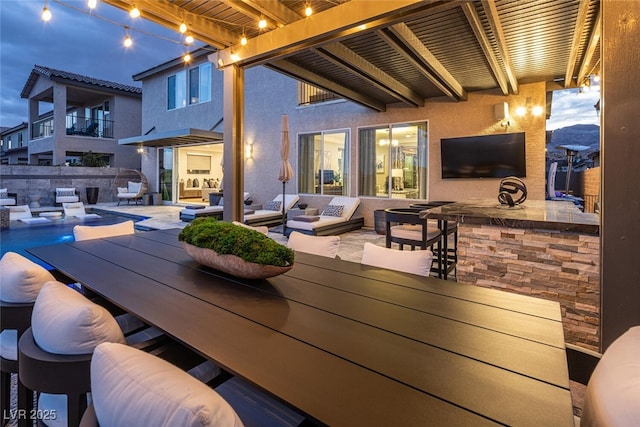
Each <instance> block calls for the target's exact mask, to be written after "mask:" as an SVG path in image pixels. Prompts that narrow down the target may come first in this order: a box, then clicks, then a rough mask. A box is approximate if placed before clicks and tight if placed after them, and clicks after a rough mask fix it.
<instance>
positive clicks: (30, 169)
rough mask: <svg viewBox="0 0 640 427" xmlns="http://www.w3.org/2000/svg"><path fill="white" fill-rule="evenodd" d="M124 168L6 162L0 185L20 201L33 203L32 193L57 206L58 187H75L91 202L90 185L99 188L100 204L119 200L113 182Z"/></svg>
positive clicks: (1, 168) (81, 195)
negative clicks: (88, 195)
mask: <svg viewBox="0 0 640 427" xmlns="http://www.w3.org/2000/svg"><path fill="white" fill-rule="evenodd" d="M121 170H122V169H120V168H88V167H78V166H28V165H2V167H0V182H1V184H0V186H1V187H2V188H7V190H8V191H9V192H10V193H17V194H18V204H19V205H26V204H29V202H30V199H29V196H30V195H32V194H37V195H39V196H40V205H42V206H53V204H54V201H55V197H54V193H55V190H56V188H57V187H75V188H76V190H77V191H78V195H79V196H80V200H81V201H83V202H84V203H88V202H87V195H86V188H87V187H98V188H99V190H98V191H99V193H98V203H106V202H115V201H117V199H116V197H115V189H114V187H113V181H114V179H115V177H116V175H117V174H118V172H120V171H121Z"/></svg>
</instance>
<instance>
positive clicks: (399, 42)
mask: <svg viewBox="0 0 640 427" xmlns="http://www.w3.org/2000/svg"><path fill="white" fill-rule="evenodd" d="M389 32H390V33H392V34H393V35H394V36H395V38H394V37H390V36H389V35H388V34H387V32H386V31H385V30H378V35H379V36H380V37H381V38H382V39H383V40H385V41H386V42H387V44H389V45H390V46H391V47H393V48H394V49H395V50H396V51H397V52H398V53H399V54H400V55H402V56H403V57H404V58H405V59H406V60H407V61H409V62H411V63H412V64H413V66H414V67H416V69H418V71H420V72H421V73H422V74H423V75H424V76H425V77H426V78H428V79H429V80H430V81H431V82H432V83H433V84H434V85H435V86H436V87H437V88H438V89H440V90H441V91H442V92H443V93H444V94H445V95H447V96H448V97H449V98H451V99H453V100H456V101H458V100H460V99H466V98H467V92H466V91H465V89H464V88H463V87H462V85H461V84H460V83H459V82H458V81H457V80H456V79H455V78H454V77H453V76H452V75H451V73H449V71H448V70H447V69H446V68H445V66H444V65H442V63H441V62H440V61H438V59H437V58H436V57H435V55H433V54H432V53H431V51H430V50H429V49H428V48H427V47H426V46H425V45H424V44H423V43H422V42H421V41H420V39H418V37H417V36H416V35H415V34H414V33H413V31H411V29H410V28H409V27H408V26H407V25H406V24H404V23H400V24H395V25H392V26H391V27H389Z"/></svg>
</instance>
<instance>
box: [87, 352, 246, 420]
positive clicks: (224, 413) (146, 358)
mask: <svg viewBox="0 0 640 427" xmlns="http://www.w3.org/2000/svg"><path fill="white" fill-rule="evenodd" d="M91 392H92V399H93V405H94V408H95V412H96V417H97V419H98V423H99V424H100V426H102V427H119V426H161V425H166V426H184V427H187V426H198V427H200V426H229V427H234V426H242V422H241V421H240V418H238V415H237V414H236V412H235V411H234V410H233V408H232V407H231V406H230V405H229V404H228V403H227V402H226V401H225V400H224V399H223V398H222V397H220V395H219V394H218V393H216V392H215V391H214V390H212V389H211V388H209V387H208V386H207V385H205V384H203V383H201V382H200V381H198V380H196V379H195V378H193V377H191V376H190V375H189V374H188V373H186V372H184V371H182V370H180V369H178V368H177V367H175V366H174V365H172V364H170V363H169V362H166V361H164V360H162V359H160V358H158V357H156V356H153V355H151V354H148V353H145V352H143V351H140V350H137V349H134V348H131V347H127V346H124V345H119V344H112V343H104V344H100V345H99V346H97V347H96V349H95V352H94V353H93V358H92V360H91Z"/></svg>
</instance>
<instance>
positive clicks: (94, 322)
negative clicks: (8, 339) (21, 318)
mask: <svg viewBox="0 0 640 427" xmlns="http://www.w3.org/2000/svg"><path fill="white" fill-rule="evenodd" d="M118 317H119V318H120V321H119V320H118V319H116V318H114V317H113V316H112V315H111V313H109V311H108V310H107V309H106V308H104V307H102V306H100V305H98V304H95V303H94V302H92V301H90V300H89V299H87V298H86V297H85V296H83V295H82V294H80V293H79V292H77V291H75V290H73V289H71V288H70V287H69V286H67V285H65V284H63V283H60V282H57V281H49V282H46V283H45V284H44V285H43V286H42V289H41V290H40V293H39V294H38V297H37V298H36V301H35V304H34V307H33V313H32V317H31V327H30V328H29V329H27V330H26V332H25V333H24V334H23V335H22V337H21V338H20V340H19V342H18V363H19V377H20V380H21V381H22V382H23V384H24V385H25V386H26V387H27V388H28V389H31V390H34V391H37V392H38V393H39V399H38V409H39V410H41V411H51V410H52V409H55V410H56V411H55V412H56V414H57V417H56V419H55V420H50V421H49V422H46V421H45V424H46V425H55V426H57V425H66V424H67V423H68V425H69V426H77V425H78V423H79V420H80V417H81V415H82V413H83V412H84V409H85V408H86V405H87V401H86V395H87V393H88V392H89V391H90V379H89V368H90V362H91V354H92V353H93V350H94V349H95V347H96V346H97V345H98V344H100V343H102V342H117V343H122V344H127V345H139V346H142V347H144V346H147V345H150V344H151V343H155V342H156V341H157V339H159V338H162V334H161V333H160V331H158V330H157V329H155V328H145V327H144V326H145V325H144V324H143V323H142V322H140V321H139V320H137V319H135V318H134V317H133V316H131V315H128V314H124V315H122V316H118ZM121 325H122V326H121ZM125 326H126V328H129V329H131V332H132V333H131V334H129V335H128V336H126V337H125V330H123V327H125ZM126 332H129V331H126Z"/></svg>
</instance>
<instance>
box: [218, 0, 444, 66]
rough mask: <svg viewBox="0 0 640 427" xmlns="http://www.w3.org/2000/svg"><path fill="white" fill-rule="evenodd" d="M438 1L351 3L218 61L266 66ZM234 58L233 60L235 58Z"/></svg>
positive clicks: (270, 34) (399, 19)
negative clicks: (365, 4) (364, 4)
mask: <svg viewBox="0 0 640 427" xmlns="http://www.w3.org/2000/svg"><path fill="white" fill-rule="evenodd" d="M441 3H443V2H441V1H436V0H394V1H375V2H368V3H367V6H366V7H362V4H361V2H359V1H350V2H347V3H342V4H340V5H338V6H335V7H332V8H330V9H327V10H324V11H322V12H320V13H317V14H314V15H312V16H311V17H310V18H305V19H299V20H297V21H295V22H292V23H291V24H288V25H286V26H284V27H282V28H277V29H275V30H272V31H269V32H267V33H264V34H261V35H259V36H257V37H254V38H251V39H249V42H248V43H247V44H246V45H245V46H242V45H240V44H239V43H238V44H235V45H233V46H230V47H228V48H226V49H223V50H220V51H218V59H220V60H221V61H215V62H218V63H219V64H220V63H222V64H223V66H226V65H229V64H232V63H233V64H236V65H238V66H241V67H251V66H256V65H264V64H266V63H267V62H269V61H272V60H275V59H282V58H285V57H287V56H290V55H292V54H295V53H296V52H301V51H303V50H305V49H309V48H311V47H319V46H322V45H325V44H329V43H334V42H338V41H340V40H343V39H346V38H349V37H352V36H354V35H356V34H358V33H361V32H366V31H374V30H376V29H378V28H381V27H384V26H388V25H392V24H397V23H399V22H402V21H403V20H405V19H406V18H407V17H408V16H412V15H414V14H416V13H418V12H420V11H425V10H428V9H430V8H432V7H433V6H434V5H440V4H441ZM232 56H233V58H232Z"/></svg>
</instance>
